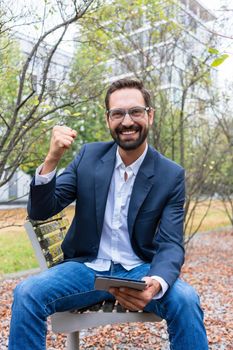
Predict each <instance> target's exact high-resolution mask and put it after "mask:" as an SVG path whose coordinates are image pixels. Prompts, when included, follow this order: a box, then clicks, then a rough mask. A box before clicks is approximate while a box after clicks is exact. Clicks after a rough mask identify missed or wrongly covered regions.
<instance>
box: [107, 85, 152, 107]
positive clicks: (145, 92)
mask: <svg viewBox="0 0 233 350" xmlns="http://www.w3.org/2000/svg"><path fill="white" fill-rule="evenodd" d="M121 89H138V90H139V91H141V93H142V96H143V98H144V101H145V105H146V107H152V106H151V97H150V93H149V91H148V90H146V89H145V88H144V86H143V83H142V82H141V81H140V80H138V79H135V78H134V79H133V78H123V79H119V80H116V81H114V82H113V83H112V84H111V85H110V86H109V88H108V90H107V92H106V97H105V106H106V110H107V111H108V110H109V99H110V95H111V94H112V93H113V92H114V91H117V90H121Z"/></svg>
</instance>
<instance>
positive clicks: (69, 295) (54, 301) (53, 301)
mask: <svg viewBox="0 0 233 350" xmlns="http://www.w3.org/2000/svg"><path fill="white" fill-rule="evenodd" d="M94 291H95V289H92V290H88V291H86V292H76V293H73V294H67V295H64V296H62V297H60V298H57V299H55V300H52V301H50V302H48V303H47V304H45V306H44V309H45V311H46V309H47V306H49V305H51V304H54V303H56V302H57V301H59V300H62V299H64V298H67V297H73V296H75V295H82V294H88V293H92V292H94ZM46 317H47V316H46Z"/></svg>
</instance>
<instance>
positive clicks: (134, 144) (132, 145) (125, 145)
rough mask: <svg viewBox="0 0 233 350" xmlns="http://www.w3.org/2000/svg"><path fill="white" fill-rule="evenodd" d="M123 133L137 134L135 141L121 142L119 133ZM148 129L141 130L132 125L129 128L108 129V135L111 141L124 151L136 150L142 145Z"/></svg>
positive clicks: (138, 126)
mask: <svg viewBox="0 0 233 350" xmlns="http://www.w3.org/2000/svg"><path fill="white" fill-rule="evenodd" d="M123 131H136V132H138V137H137V139H135V140H130V139H129V140H127V139H126V140H122V139H121V133H122V132H123ZM148 131H149V130H148V127H144V128H142V127H141V126H140V125H134V126H131V127H130V128H125V127H122V126H119V127H117V128H116V129H114V130H113V129H110V134H111V136H112V138H113V140H114V141H115V142H116V143H117V145H118V146H119V147H121V148H122V149H123V150H125V151H131V150H135V149H137V148H138V147H139V146H141V145H142V144H143V142H144V141H145V140H146V138H147V135H148Z"/></svg>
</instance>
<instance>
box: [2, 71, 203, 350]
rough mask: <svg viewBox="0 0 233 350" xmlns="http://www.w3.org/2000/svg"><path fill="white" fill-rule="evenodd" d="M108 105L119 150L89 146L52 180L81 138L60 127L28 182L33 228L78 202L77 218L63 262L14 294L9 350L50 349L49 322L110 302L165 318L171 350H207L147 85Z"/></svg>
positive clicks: (179, 183)
mask: <svg viewBox="0 0 233 350" xmlns="http://www.w3.org/2000/svg"><path fill="white" fill-rule="evenodd" d="M105 104H106V122H107V126H108V128H109V130H110V133H111V135H112V137H113V139H114V142H102V143H92V144H87V145H85V146H84V147H83V148H82V150H81V151H80V153H79V155H78V156H77V157H76V158H75V159H74V161H73V162H72V163H71V164H70V165H69V166H68V167H67V168H66V170H65V171H64V172H63V173H62V174H61V175H60V176H59V177H57V178H56V176H55V170H56V167H57V165H58V163H59V160H60V159H61V158H62V156H63V154H64V152H65V150H66V149H67V148H69V147H70V145H71V144H72V142H73V141H74V139H75V138H76V132H75V131H74V130H72V129H71V128H69V127H65V126H57V127H55V128H54V129H53V133H52V138H51V143H50V149H49V152H48V155H47V156H46V158H45V161H44V163H43V164H42V165H41V166H40V167H39V168H38V170H37V174H36V176H35V179H33V181H32V184H31V193H30V200H29V204H28V212H29V216H30V217H31V218H32V219H42V220H43V219H46V218H48V217H50V216H52V215H54V214H56V213H57V212H59V211H61V210H62V209H63V208H64V207H66V206H67V205H69V204H70V203H71V202H73V201H74V200H76V211H75V216H74V219H73V222H72V224H71V227H70V229H69V231H68V233H67V236H66V238H65V240H64V242H63V245H62V249H63V252H64V258H65V262H64V263H62V264H60V265H58V266H55V267H53V268H51V269H49V270H48V271H45V272H42V273H41V274H39V275H37V276H33V277H31V278H29V279H28V280H26V281H23V282H22V283H21V284H19V285H18V286H17V288H16V290H15V293H14V304H13V309H12V310H13V312H12V321H11V332H10V340H9V350H16V349H17V350H22V349H24V350H29V349H33V350H37V349H38V350H39V349H45V338H46V322H45V321H46V319H47V317H48V316H49V315H51V314H52V313H54V312H56V311H65V310H69V309H72V308H81V307H85V306H88V305H91V304H94V303H97V302H99V301H101V300H105V299H112V298H114V297H115V298H116V299H118V301H119V302H120V303H121V304H122V305H123V306H124V307H126V308H129V309H131V310H142V309H145V310H146V311H150V312H155V313H156V314H157V315H159V316H161V317H162V318H164V319H165V320H166V322H167V325H168V332H169V339H170V344H171V349H174V350H181V349H182V350H192V349H193V350H206V349H208V345H207V338H206V332H205V328H204V325H203V313H202V310H201V308H200V304H199V299H198V296H197V295H196V293H195V291H194V290H193V288H192V287H190V286H189V285H187V284H186V283H185V282H183V281H181V280H179V279H178V277H179V273H180V269H181V266H182V264H183V260H184V249H183V245H182V244H183V242H182V241H183V239H182V236H183V205H184V199H185V194H184V171H183V168H181V167H180V166H179V165H177V164H175V163H174V162H172V161H170V160H168V159H167V158H165V157H163V156H162V155H161V154H159V153H158V152H157V151H156V150H154V149H153V148H151V147H149V146H148V144H147V135H148V131H149V128H150V126H151V125H152V123H153V117H154V112H153V109H152V106H151V100H150V94H149V92H148V91H147V90H146V89H145V88H144V87H143V84H142V83H141V82H139V81H137V80H134V79H127V78H126V79H121V80H118V81H116V82H114V83H113V84H112V85H111V86H110V87H109V89H108V91H107V94H106V99H105ZM96 272H97V273H98V274H102V275H112V276H117V277H128V278H136V279H144V280H145V281H146V284H147V288H146V289H145V290H144V291H136V290H133V289H129V288H123V290H122V289H121V288H120V289H118V288H111V289H110V290H109V292H104V291H96V290H94V278H95V274H96Z"/></svg>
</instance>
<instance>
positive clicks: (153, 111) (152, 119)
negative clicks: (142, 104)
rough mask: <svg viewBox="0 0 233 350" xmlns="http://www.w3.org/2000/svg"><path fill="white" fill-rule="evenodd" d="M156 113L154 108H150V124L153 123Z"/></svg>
mask: <svg viewBox="0 0 233 350" xmlns="http://www.w3.org/2000/svg"><path fill="white" fill-rule="evenodd" d="M154 114H155V110H154V108H152V107H151V108H150V110H149V112H148V117H149V125H152V124H153V121H154Z"/></svg>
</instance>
